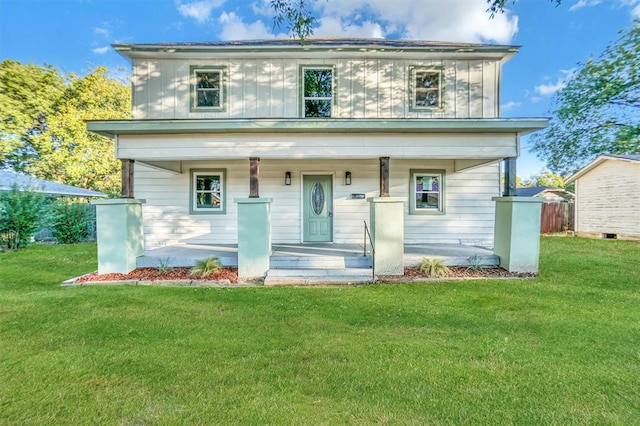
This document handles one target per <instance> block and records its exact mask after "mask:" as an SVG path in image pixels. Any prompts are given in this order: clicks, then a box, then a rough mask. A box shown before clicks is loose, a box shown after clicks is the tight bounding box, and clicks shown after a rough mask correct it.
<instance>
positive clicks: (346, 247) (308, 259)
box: [137, 243, 500, 269]
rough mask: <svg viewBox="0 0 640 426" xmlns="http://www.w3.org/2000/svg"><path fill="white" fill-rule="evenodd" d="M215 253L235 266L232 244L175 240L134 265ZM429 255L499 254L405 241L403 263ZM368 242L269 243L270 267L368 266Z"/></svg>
mask: <svg viewBox="0 0 640 426" xmlns="http://www.w3.org/2000/svg"><path fill="white" fill-rule="evenodd" d="M211 256H215V257H217V258H218V259H219V260H220V262H221V263H222V264H223V265H224V266H228V267H237V266H238V246H237V245H236V244H175V245H170V246H166V247H161V248H156V249H152V250H145V252H144V254H143V255H142V256H140V257H138V258H137V267H138V268H142V267H152V268H153V267H158V266H169V267H190V266H193V265H194V264H195V263H196V262H197V261H198V260H202V259H206V258H207V257H211ZM424 258H432V259H438V260H440V261H442V263H444V264H445V265H447V266H469V265H482V266H497V265H498V264H499V262H500V258H499V257H498V256H496V255H495V254H494V253H493V251H492V250H490V249H488V248H485V247H478V246H470V245H463V244H405V245H404V264H405V266H406V267H414V266H417V265H418V264H419V263H420V262H421V261H422V259H424ZM371 259H372V253H371V246H370V245H367V248H366V249H365V248H364V245H363V244H324V243H304V244H272V246H271V256H270V267H271V269H345V268H363V269H369V268H371Z"/></svg>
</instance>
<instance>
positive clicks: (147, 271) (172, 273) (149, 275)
mask: <svg viewBox="0 0 640 426" xmlns="http://www.w3.org/2000/svg"><path fill="white" fill-rule="evenodd" d="M449 270H450V272H449V274H447V275H446V276H445V277H442V279H456V278H533V277H535V276H536V274H532V273H514V272H509V271H507V270H504V269H502V268H495V267H494V268H479V269H471V268H467V267H464V266H453V267H450V268H449ZM189 272H190V268H171V269H168V270H166V271H160V270H158V268H138V269H134V270H133V271H131V272H129V273H128V274H102V275H98V273H97V272H93V273H91V274H87V275H84V276H82V277H79V278H77V279H76V280H75V282H76V283H86V282H96V281H97V282H100V281H178V280H206V281H221V280H229V282H231V283H232V284H237V283H238V270H237V269H236V268H224V269H222V270H220V271H219V272H216V273H215V274H211V275H209V276H207V277H202V276H200V275H197V274H195V275H191V274H190V273H189ZM379 278H380V281H383V282H384V281H419V280H421V279H425V280H426V279H429V278H428V277H426V276H425V275H424V274H422V272H420V270H418V268H405V269H404V276H403V275H385V276H380V277H379Z"/></svg>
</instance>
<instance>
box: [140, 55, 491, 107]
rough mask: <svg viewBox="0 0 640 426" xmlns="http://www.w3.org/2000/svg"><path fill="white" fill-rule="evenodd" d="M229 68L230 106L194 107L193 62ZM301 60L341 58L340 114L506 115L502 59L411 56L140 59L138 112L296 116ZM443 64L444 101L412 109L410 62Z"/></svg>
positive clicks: (337, 79) (328, 61)
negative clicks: (437, 105)
mask: <svg viewBox="0 0 640 426" xmlns="http://www.w3.org/2000/svg"><path fill="white" fill-rule="evenodd" d="M191 65H196V66H207V65H208V66H224V67H226V69H227V71H228V80H227V86H226V87H227V105H226V110H225V111H223V112H206V113H205V112H191V111H190V102H189V100H190V99H189V96H190V90H189V72H190V71H189V67H190V66H191ZM301 65H334V66H335V69H336V71H335V84H336V86H337V93H336V94H335V96H336V104H335V105H334V117H337V118H369V119H376V118H494V117H498V116H499V103H500V100H499V81H500V62H499V61H497V60H481V59H478V60H459V59H456V60H454V59H447V60H424V59H420V58H419V57H417V58H415V59H405V58H402V59H400V58H370V59H348V58H334V59H331V58H324V59H318V58H316V59H261V58H258V59H256V58H253V59H219V60H200V59H193V60H186V59H176V60H172V59H146V58H145V59H140V58H138V59H135V60H134V61H133V75H132V86H133V110H132V114H133V118H134V119H182V118H200V119H203V118H296V117H300V116H301V112H300V98H301V94H300V93H301V91H300V87H299V84H300V82H299V80H300V77H299V73H300V66H301ZM414 65H427V66H435V67H442V68H443V69H444V79H445V83H444V94H443V102H444V108H442V110H437V111H433V112H412V111H410V110H409V104H410V101H409V93H408V81H407V78H408V77H407V76H408V73H409V67H411V66H414Z"/></svg>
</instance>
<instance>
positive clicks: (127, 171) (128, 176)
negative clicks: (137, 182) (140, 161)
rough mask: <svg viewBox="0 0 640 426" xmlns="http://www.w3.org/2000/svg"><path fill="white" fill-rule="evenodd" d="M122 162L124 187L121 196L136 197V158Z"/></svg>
mask: <svg viewBox="0 0 640 426" xmlns="http://www.w3.org/2000/svg"><path fill="white" fill-rule="evenodd" d="M120 161H121V162H122V178H121V180H122V187H121V190H120V197H121V198H134V196H133V164H134V162H135V161H134V160H128V159H124V160H120Z"/></svg>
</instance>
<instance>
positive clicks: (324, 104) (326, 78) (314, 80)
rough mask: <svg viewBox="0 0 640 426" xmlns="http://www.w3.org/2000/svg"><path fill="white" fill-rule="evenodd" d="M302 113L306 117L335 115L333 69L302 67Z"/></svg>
mask: <svg viewBox="0 0 640 426" xmlns="http://www.w3.org/2000/svg"><path fill="white" fill-rule="evenodd" d="M301 73H302V78H301V80H302V104H303V106H302V109H303V111H302V113H303V116H304V117H319V118H326V117H331V116H332V113H333V92H334V70H333V67H302V72H301Z"/></svg>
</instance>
